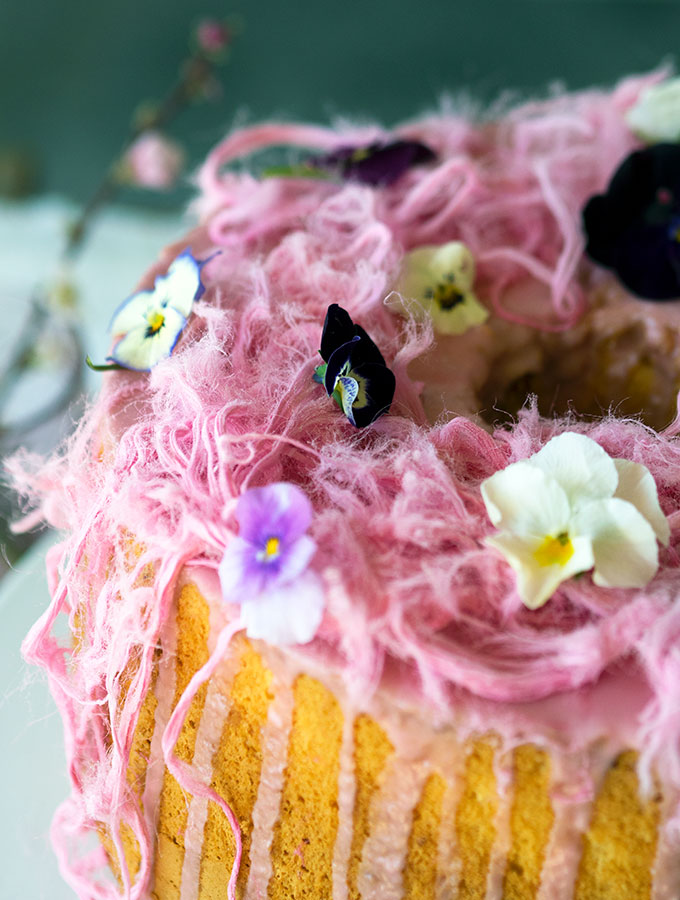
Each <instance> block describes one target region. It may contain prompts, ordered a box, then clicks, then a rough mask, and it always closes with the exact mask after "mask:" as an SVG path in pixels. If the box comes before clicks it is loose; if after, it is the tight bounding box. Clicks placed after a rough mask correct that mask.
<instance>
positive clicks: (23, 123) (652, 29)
mask: <svg viewBox="0 0 680 900" xmlns="http://www.w3.org/2000/svg"><path fill="white" fill-rule="evenodd" d="M231 13H236V14H238V15H239V16H242V17H243V19H244V21H245V29H244V31H243V33H242V34H241V36H240V37H239V38H238V40H237V42H236V44H235V46H234V49H233V53H232V58H231V62H230V63H229V64H228V66H227V67H226V68H225V70H224V75H223V77H224V83H225V91H224V96H223V98H222V99H221V100H220V101H219V102H218V103H216V104H210V105H205V106H201V107H197V108H193V109H191V110H189V111H188V112H186V113H184V115H183V116H182V118H181V119H180V120H178V121H177V122H176V123H175V125H174V126H173V128H172V132H173V134H174V135H175V136H177V137H180V138H181V139H182V140H183V141H185V142H186V144H187V146H188V151H189V158H190V161H191V162H192V163H195V162H197V161H198V160H199V159H200V158H201V157H202V156H203V155H204V154H205V153H206V152H207V150H208V149H209V148H210V146H211V145H212V144H213V143H214V142H215V141H217V140H218V139H219V138H220V136H221V135H222V134H224V133H225V131H226V130H227V129H228V128H230V127H231V126H232V125H233V124H234V122H235V121H239V122H243V121H249V120H255V119H262V118H265V117H272V116H283V117H287V118H303V119H311V120H316V121H322V122H323V121H328V120H329V119H330V118H332V117H333V116H335V115H337V114H339V113H343V114H348V115H351V116H353V117H356V116H358V117H377V118H379V119H382V120H383V121H385V122H387V123H394V122H395V121H397V120H399V119H400V118H405V117H409V116H412V115H414V114H416V113H417V112H420V111H423V110H424V109H426V108H428V107H432V106H434V105H435V104H436V102H437V100H438V98H439V97H440V96H441V95H442V93H443V92H445V91H450V92H452V93H454V94H455V93H457V92H460V91H467V92H469V94H471V95H472V96H473V97H474V98H477V99H479V100H481V101H483V102H488V101H490V100H491V99H493V98H495V97H496V96H497V95H498V93H499V92H500V91H501V90H502V89H504V88H511V89H513V90H516V91H518V92H519V94H520V95H527V94H530V93H535V92H537V91H542V90H545V88H546V85H547V84H548V83H550V82H553V81H555V80H562V81H564V82H566V83H567V84H568V85H569V86H570V87H573V88H578V87H583V86H586V85H589V84H593V83H594V84H611V83H612V82H613V81H615V80H616V79H617V78H618V77H619V76H620V75H622V74H624V73H628V72H633V71H643V70H646V69H649V68H652V67H654V66H656V65H658V64H659V63H660V62H662V61H664V60H666V61H667V60H669V59H671V58H672V54H673V53H674V52H675V51H676V46H677V42H678V38H679V36H680V5H678V3H677V2H655V0H638V2H618V0H508V2H505V3H503V2H489V0H486V2H485V0H481V2H471V0H459V2H456V0H448V2H447V0H422V2H416V0H392V2H388V0H364V2H350V0H347V2H341V0H335V2H329V0H321V2H319V0H317V2H311V0H299V2H295V0H285V2H284V0H259V2H257V0H232V2H229V3H225V2H223V0H203V2H196V0H163V2H161V0H116V2H111V0H108V2H103V0H0V145H5V146H6V145H8V144H13V145H19V146H20V147H21V148H22V149H23V150H24V151H26V152H28V153H30V154H32V155H33V156H35V157H36V158H37V160H38V162H39V164H40V169H41V171H42V187H43V188H46V189H48V190H52V191H56V192H59V193H61V194H64V195H66V196H70V197H73V198H75V199H77V200H80V199H83V198H84V196H85V195H86V194H87V193H88V192H89V190H90V189H91V187H92V186H93V185H94V184H95V183H96V181H97V180H98V178H99V177H100V175H101V173H102V172H103V170H104V168H105V166H106V165H107V163H108V162H109V161H110V159H111V158H112V156H114V155H115V153H116V151H117V149H118V148H119V146H120V144H121V141H122V139H123V137H124V135H125V133H126V129H127V123H128V121H129V117H130V113H131V111H132V110H133V109H134V107H135V106H136V105H137V104H138V103H139V101H140V100H143V99H145V98H152V99H153V98H158V97H160V96H161V95H162V94H163V93H164V92H165V90H166V89H167V87H168V86H169V85H170V83H171V81H172V80H173V78H174V76H175V73H176V71H177V65H178V63H179V61H180V60H181V59H182V58H183V56H184V55H185V51H186V46H187V36H188V33H189V31H190V26H191V25H192V23H194V22H195V21H196V19H197V18H198V17H200V16H201V15H202V14H212V15H227V14H231ZM185 195H186V194H184V195H183V194H182V192H179V193H177V192H176V193H175V195H174V196H173V198H171V199H172V200H173V201H176V202H180V201H181V200H182V199H183V197H184V196H185ZM127 199H129V200H135V199H136V193H135V192H134V191H128V192H127ZM144 199H146V198H144Z"/></svg>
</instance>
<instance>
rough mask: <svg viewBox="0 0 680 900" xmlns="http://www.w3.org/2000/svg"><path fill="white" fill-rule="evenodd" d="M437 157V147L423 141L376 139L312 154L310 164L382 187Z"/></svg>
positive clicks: (351, 179) (347, 179)
mask: <svg viewBox="0 0 680 900" xmlns="http://www.w3.org/2000/svg"><path fill="white" fill-rule="evenodd" d="M435 158H436V156H435V153H434V151H433V150H431V149H430V148H429V147H428V146H427V145H426V144H422V143H421V142H420V141H407V140H396V141H375V142H374V143H372V144H367V145H364V146H359V147H356V146H351V147H339V148H338V149H337V150H333V152H332V153H327V154H325V155H324V156H315V157H312V158H311V159H310V160H308V162H307V165H308V166H311V167H312V168H316V169H323V170H325V171H327V172H331V173H332V174H334V175H337V176H339V177H340V178H342V179H343V180H345V181H358V182H360V183H361V184H369V185H372V186H373V187H379V186H381V185H389V184H393V183H394V182H395V181H396V180H397V179H398V178H400V177H401V176H402V175H403V174H404V172H406V171H407V170H408V169H410V168H412V167H413V166H417V165H420V164H421V163H427V162H431V161H432V160H434V159H435Z"/></svg>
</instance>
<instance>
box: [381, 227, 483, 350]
mask: <svg viewBox="0 0 680 900" xmlns="http://www.w3.org/2000/svg"><path fill="white" fill-rule="evenodd" d="M474 282H475V259H474V257H473V255H472V253H471V252H470V250H469V249H468V248H467V247H466V246H465V244H462V243H461V242H460V241H450V242H449V243H448V244H442V245H441V246H426V247H418V249H417V250H412V251H411V252H410V253H407V254H406V256H405V257H404V260H403V263H402V270H401V274H400V276H399V280H398V281H397V284H396V285H395V291H396V293H397V295H399V296H400V297H401V302H399V299H398V298H397V301H396V302H394V301H392V303H391V305H393V306H395V307H396V308H397V310H398V311H399V312H407V313H411V314H412V315H413V316H414V317H415V318H417V319H421V320H423V319H426V318H430V319H432V324H433V326H434V330H435V331H436V332H438V333H439V334H463V332H465V331H467V330H468V329H469V328H473V327H474V326H475V325H481V324H482V322H485V321H486V320H487V319H488V317H489V313H488V311H487V310H486V308H485V307H484V306H482V304H481V303H480V302H479V300H478V299H477V297H476V296H475V293H474V290H473V286H474Z"/></svg>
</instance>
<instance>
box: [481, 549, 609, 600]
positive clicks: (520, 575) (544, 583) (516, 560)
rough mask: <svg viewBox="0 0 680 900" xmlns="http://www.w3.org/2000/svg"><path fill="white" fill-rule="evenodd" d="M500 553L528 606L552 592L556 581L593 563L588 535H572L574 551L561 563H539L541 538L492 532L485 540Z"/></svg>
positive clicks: (584, 570) (556, 584)
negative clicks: (510, 569) (515, 578)
mask: <svg viewBox="0 0 680 900" xmlns="http://www.w3.org/2000/svg"><path fill="white" fill-rule="evenodd" d="M485 543H486V544H488V545H489V546H490V547H494V548H495V549H496V550H498V551H499V552H500V553H502V554H503V556H504V557H505V559H506V560H507V562H508V563H509V565H510V566H512V568H513V569H514V570H515V572H516V573H517V592H518V593H519V595H520V598H521V600H522V603H524V605H525V606H527V607H528V608H529V609H538V607H539V606H543V604H544V603H545V602H546V601H547V600H548V599H549V598H550V597H551V596H552V595H553V594H554V593H555V591H556V590H557V588H558V587H559V585H560V584H561V583H562V582H563V581H566V580H567V579H568V578H571V577H572V575H576V574H578V573H579V572H586V571H587V570H588V569H591V568H592V566H593V562H594V559H593V551H592V546H591V542H590V540H589V538H587V537H583V536H577V537H574V538H572V541H571V543H572V546H573V553H572V555H571V557H570V558H569V559H568V560H567V562H566V563H564V565H559V564H558V565H549V566H546V565H540V564H539V563H538V562H537V560H536V551H537V550H538V548H539V547H540V545H541V541H540V540H538V539H536V538H526V537H519V536H518V535H515V534H510V533H508V532H501V534H496V535H493V536H492V537H488V538H486V541H485Z"/></svg>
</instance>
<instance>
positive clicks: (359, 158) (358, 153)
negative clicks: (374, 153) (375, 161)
mask: <svg viewBox="0 0 680 900" xmlns="http://www.w3.org/2000/svg"><path fill="white" fill-rule="evenodd" d="M370 155H371V151H370V150H369V148H368V147H357V149H356V150H355V151H354V152H353V153H352V155H351V156H350V160H351V162H353V163H359V162H363V161H364V160H365V159H368V157H369V156H370Z"/></svg>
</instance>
